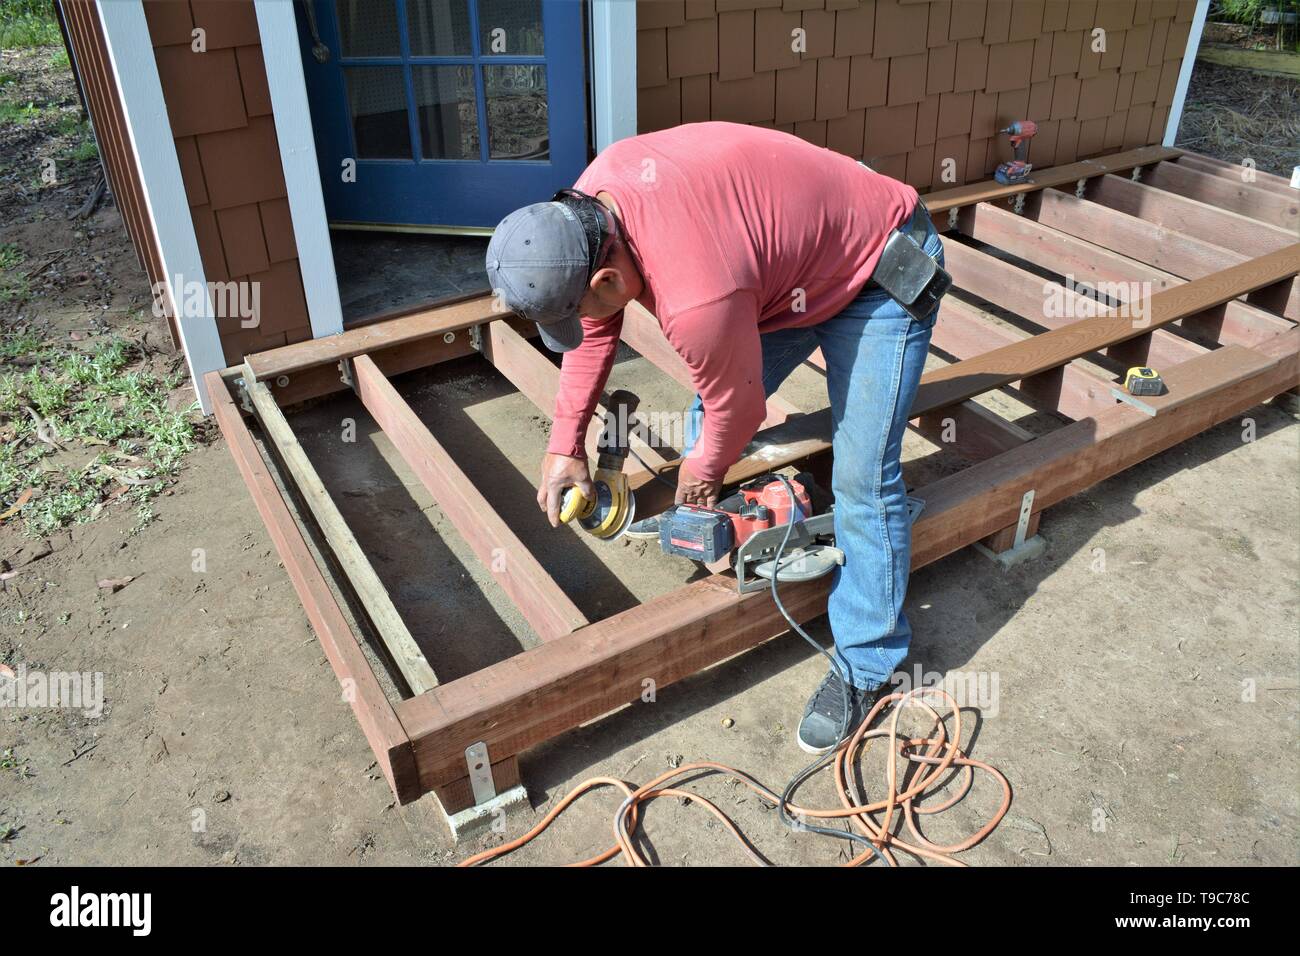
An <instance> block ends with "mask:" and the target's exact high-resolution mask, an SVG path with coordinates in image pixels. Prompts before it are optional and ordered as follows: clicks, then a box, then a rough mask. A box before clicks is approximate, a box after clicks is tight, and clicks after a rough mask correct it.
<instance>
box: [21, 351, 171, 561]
mask: <svg viewBox="0 0 1300 956" xmlns="http://www.w3.org/2000/svg"><path fill="white" fill-rule="evenodd" d="M18 356H25V357H26V360H27V361H28V362H29V363H30V362H34V364H33V365H32V366H31V367H30V368H28V369H26V370H23V371H18V370H15V371H11V372H8V373H0V427H6V428H11V429H12V431H13V437H12V439H11V440H10V441H8V442H7V443H4V444H0V510H2V509H3V507H7V506H8V505H9V504H10V503H12V502H13V501H14V500H16V499H17V497H18V496H19V495H20V494H21V493H22V492H23V490H24V489H26V488H32V489H34V492H35V493H34V495H33V496H32V500H31V501H30V503H29V504H28V505H27V507H26V508H24V509H23V511H22V517H23V521H24V523H25V524H24V529H25V531H26V532H27V533H28V534H29V535H34V536H40V535H45V534H49V533H50V532H52V531H55V530H57V529H58V528H60V527H63V526H65V525H67V524H71V523H74V522H76V523H80V522H84V521H89V520H91V519H92V518H94V517H95V516H96V515H97V514H98V513H99V511H100V510H101V508H100V506H101V505H103V504H105V503H106V502H108V501H109V500H111V499H116V498H120V499H122V500H125V501H130V502H134V503H135V504H136V505H137V509H138V510H137V512H136V517H137V519H138V522H137V525H136V529H135V530H136V531H139V530H140V529H141V528H143V527H144V526H145V525H147V524H148V523H149V522H150V521H152V520H153V512H152V510H150V509H149V507H148V504H147V503H148V501H149V500H150V499H152V498H153V497H155V496H156V495H158V494H159V493H161V492H162V491H163V489H164V488H165V487H166V485H167V483H168V480H169V479H170V478H171V477H172V476H173V475H175V473H176V471H177V470H178V469H179V468H180V465H181V463H182V461H183V460H184V457H185V455H186V453H187V452H189V451H190V450H191V449H192V448H193V447H194V438H195V436H194V425H193V423H192V422H191V420H190V418H189V415H188V414H187V412H186V411H184V410H182V411H173V410H172V409H171V408H169V407H168V396H169V393H170V391H171V389H172V388H174V387H175V385H176V380H175V376H171V375H167V376H159V375H157V374H155V373H154V372H153V371H152V370H151V369H149V368H148V367H147V366H143V367H139V368H133V367H132V366H133V365H134V364H135V363H137V362H138V360H139V358H140V355H139V353H138V350H137V349H136V348H135V347H134V346H133V345H132V344H131V343H130V342H128V341H126V340H123V339H120V338H112V339H109V340H107V341H105V342H103V343H101V344H100V345H99V346H98V347H97V348H95V349H94V350H93V351H91V352H77V351H71V350H63V349H60V348H56V347H54V346H52V345H50V344H48V343H46V342H44V341H43V340H40V339H39V338H38V337H36V336H34V335H33V333H31V332H30V331H28V332H23V331H18V330H15V331H11V332H9V333H7V334H5V335H2V336H0V358H4V357H9V358H16V357H18ZM4 419H8V425H7V426H5V425H4V421H3V420H4ZM37 419H39V420H40V421H39V422H38V421H37ZM42 425H43V426H44V431H45V435H46V437H47V438H52V439H53V440H54V441H57V442H58V443H59V444H60V445H62V446H64V448H66V449H69V450H71V449H75V448H76V447H77V446H78V445H80V446H83V447H88V448H94V449H102V450H101V451H100V453H99V454H98V455H96V457H95V458H94V460H92V461H90V462H89V463H88V464H85V465H84V466H81V467H77V468H70V467H67V466H62V467H54V462H53V461H51V460H49V459H51V458H57V456H58V455H59V454H60V452H59V451H57V450H56V449H55V448H54V447H52V446H51V445H50V444H48V443H47V442H44V441H42V439H41V437H40V431H39V429H40V428H41V426H42Z"/></svg>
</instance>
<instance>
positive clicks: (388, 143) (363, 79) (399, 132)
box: [343, 66, 411, 159]
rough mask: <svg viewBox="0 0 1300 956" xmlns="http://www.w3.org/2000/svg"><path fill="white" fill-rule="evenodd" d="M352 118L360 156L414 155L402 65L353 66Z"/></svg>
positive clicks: (348, 75)
mask: <svg viewBox="0 0 1300 956" xmlns="http://www.w3.org/2000/svg"><path fill="white" fill-rule="evenodd" d="M343 76H344V79H345V81H346V83H347V90H348V109H349V118H350V119H351V122H352V135H353V139H354V141H355V143H356V146H357V159H410V158H411V127H410V126H409V124H408V123H407V119H406V115H407V114H406V82H405V80H404V79H403V78H402V68H401V67H400V66H349V67H345V68H344V70H343Z"/></svg>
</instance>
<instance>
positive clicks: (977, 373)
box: [916, 243, 1300, 409]
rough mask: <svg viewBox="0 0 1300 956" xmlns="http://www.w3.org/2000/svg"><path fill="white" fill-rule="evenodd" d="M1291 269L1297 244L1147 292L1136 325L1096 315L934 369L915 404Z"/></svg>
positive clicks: (1103, 344) (1153, 323)
mask: <svg viewBox="0 0 1300 956" xmlns="http://www.w3.org/2000/svg"><path fill="white" fill-rule="evenodd" d="M1297 269H1300V243H1296V244H1294V245H1291V246H1288V247H1286V248H1284V249H1280V250H1278V251H1277V252H1271V253H1269V254H1267V255H1264V256H1260V257H1259V258H1258V259H1253V260H1251V261H1250V262H1247V263H1244V264H1242V265H1239V266H1233V267H1232V268H1231V269H1225V270H1224V271H1222V272H1218V273H1215V274H1214V275H1211V276H1206V277H1205V278H1202V279H1194V280H1192V281H1191V282H1188V283H1187V284H1186V285H1181V286H1177V287H1175V288H1172V289H1166V290H1165V291H1164V292H1159V293H1157V294H1156V295H1153V296H1152V297H1151V300H1150V303H1149V314H1148V315H1146V316H1143V319H1142V324H1140V325H1138V324H1135V322H1134V320H1133V319H1131V318H1129V317H1127V316H1124V315H1113V314H1105V315H1100V316H1097V317H1096V318H1091V319H1083V320H1082V321H1079V322H1073V323H1071V324H1069V325H1065V326H1061V327H1060V328H1056V329H1052V330H1051V331H1048V332H1043V333H1042V334H1040V335H1035V336H1033V337H1032V338H1028V339H1025V340H1024V341H1023V342H1017V343H1016V344H1014V345H1007V346H1004V347H1002V348H1000V349H996V350H994V351H992V352H988V353H986V354H984V355H981V356H979V357H978V358H974V359H969V360H967V361H965V362H959V363H957V364H956V365H949V366H948V367H947V368H943V369H937V370H935V371H934V372H931V373H929V374H927V375H926V376H925V378H924V379H923V380H922V382H921V387H920V389H918V391H917V396H916V405H917V406H921V407H924V408H927V409H928V408H942V407H944V406H947V405H952V404H955V403H956V402H959V401H964V400H965V399H967V398H970V397H971V396H972V395H978V394H979V393H980V392H986V391H988V390H989V389H991V388H1000V387H1001V386H1003V385H1006V384H1009V383H1010V382H1013V381H1015V380H1017V379H1020V378H1024V377H1025V376H1027V375H1033V374H1035V373H1037V372H1043V371H1046V370H1047V369H1050V368H1055V367H1056V366H1058V365H1062V364H1064V363H1065V362H1068V361H1070V360H1071V359H1074V358H1078V357H1079V356H1081V355H1087V354H1088V353H1089V352H1097V351H1101V350H1103V349H1107V348H1110V347H1111V346H1113V345H1117V344H1119V343H1120V342H1126V341H1128V340H1129V339H1132V338H1136V337H1137V336H1139V335H1145V334H1146V333H1147V332H1151V331H1154V330H1156V329H1159V328H1160V327H1161V326H1163V325H1168V324H1169V323H1170V322H1173V321H1176V320H1177V319H1181V318H1185V317H1187V316H1189V315H1195V314H1196V313H1198V312H1203V311H1205V310H1206V309H1210V308H1213V307H1214V306H1216V305H1220V304H1222V303H1224V302H1227V301H1228V300H1229V299H1234V298H1236V297H1237V296H1239V295H1244V294H1245V293H1247V292H1250V291H1251V290H1252V289H1258V288H1260V287H1261V286H1265V285H1270V284H1271V283H1274V282H1276V281H1277V280H1278V279H1279V278H1281V277H1282V276H1285V275H1289V274H1291V273H1294V272H1295V271H1296V270H1297Z"/></svg>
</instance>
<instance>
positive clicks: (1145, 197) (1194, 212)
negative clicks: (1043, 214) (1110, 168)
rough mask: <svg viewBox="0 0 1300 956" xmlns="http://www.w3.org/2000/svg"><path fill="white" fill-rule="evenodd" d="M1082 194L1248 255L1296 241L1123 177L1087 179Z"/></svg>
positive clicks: (1262, 225) (1278, 230)
mask: <svg viewBox="0 0 1300 956" xmlns="http://www.w3.org/2000/svg"><path fill="white" fill-rule="evenodd" d="M1084 195H1085V197H1086V198H1088V199H1091V200H1094V201H1095V202H1099V203H1101V204H1102V205H1104V206H1110V207H1111V208H1112V209H1118V210H1119V211H1120V212H1125V213H1128V214H1129V215H1130V216H1136V217H1137V218H1139V219H1144V220H1146V221H1147V222H1153V223H1156V224H1157V225H1160V226H1164V227H1166V228H1168V229H1172V230H1173V231H1174V232H1181V233H1186V234H1187V235H1190V236H1199V237H1201V238H1205V239H1210V240H1212V241H1213V242H1214V244H1215V245H1218V246H1223V247H1224V248H1226V249H1231V250H1233V251H1234V252H1239V253H1241V254H1242V255H1244V256H1247V257H1249V256H1257V255H1259V254H1260V253H1263V252H1273V251H1276V250H1278V249H1282V248H1285V247H1286V246H1289V245H1290V244H1291V243H1293V242H1295V241H1296V234H1295V232H1294V231H1292V232H1287V231H1286V230H1285V229H1282V228H1280V227H1278V226H1273V225H1270V224H1268V223H1265V222H1260V221H1259V220H1257V219H1251V218H1250V217H1249V216H1243V215H1241V214H1240V213H1236V212H1232V211H1231V210H1228V209H1220V208H1218V207H1217V206H1211V205H1210V204H1209V203H1204V202H1199V201H1198V200H1195V199H1188V198H1187V197H1186V196H1179V195H1178V194H1177V193H1171V192H1167V191H1166V190H1163V189H1157V188H1155V187H1154V186H1148V185H1146V184H1144V183H1140V182H1134V181H1133V180H1131V179H1125V178H1124V177H1122V176H1113V175H1112V176H1098V177H1097V178H1096V179H1092V180H1089V181H1088V184H1087V187H1086V190H1085V193H1084Z"/></svg>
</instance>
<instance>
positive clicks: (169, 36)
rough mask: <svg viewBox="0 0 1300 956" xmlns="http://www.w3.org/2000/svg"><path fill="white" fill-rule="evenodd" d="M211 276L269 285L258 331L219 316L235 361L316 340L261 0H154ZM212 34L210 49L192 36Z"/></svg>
mask: <svg viewBox="0 0 1300 956" xmlns="http://www.w3.org/2000/svg"><path fill="white" fill-rule="evenodd" d="M144 7H145V15H146V19H147V21H148V23H149V28H150V39H151V41H152V43H153V46H154V55H155V59H156V60H157V63H158V74H159V79H160V81H161V83H162V88H163V97H164V99H165V100H166V103H167V114H168V120H169V122H170V123H171V128H172V135H173V137H174V138H175V141H176V154H177V158H178V160H179V162H180V166H181V175H182V178H183V179H184V181H185V192H186V197H187V199H188V200H189V204H190V215H191V218H192V220H193V224H194V233H195V238H196V239H197V241H198V246H199V255H200V258H201V259H202V261H203V269H204V273H205V275H206V277H207V279H208V281H210V282H224V281H229V280H232V279H235V280H243V281H257V282H258V283H259V289H260V296H261V306H262V316H261V319H262V321H261V324H260V325H259V326H257V327H256V328H252V329H244V328H242V327H241V325H240V323H239V321H238V319H234V320H228V319H219V320H218V323H217V328H218V332H219V333H220V335H221V338H222V348H223V350H224V351H225V354H226V359H227V360H228V361H231V362H234V361H239V360H242V358H243V356H244V354H246V353H248V352H255V351H261V350H262V349H266V348H272V347H274V346H276V345H283V344H284V343H285V342H286V341H288V340H291V339H292V340H301V339H304V338H310V337H311V325H310V321H309V319H308V315H307V305H306V298H305V295H304V293H303V287H302V276H301V274H300V271H299V268H298V251H297V246H296V243H295V241H294V232H293V223H292V219H291V217H290V213H289V204H288V201H287V198H286V197H287V195H288V190H287V189H286V187H285V183H284V173H283V166H282V164H281V160H280V150H279V142H278V139H277V137H276V132H275V122H274V119H273V118H272V116H271V111H272V105H271V97H270V91H269V89H268V88H267V82H266V66H265V63H264V61H263V57H262V48H261V38H260V36H259V34H258V30H257V17H256V12H255V10H254V7H253V4H252V2H251V0H190V2H189V3H186V2H184V0H145V4H144ZM193 27H201V28H203V30H204V31H205V36H204V39H205V41H206V51H205V52H197V51H195V50H194V49H193V48H192V45H191V42H190V36H189V31H190V29H192V28H193Z"/></svg>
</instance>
